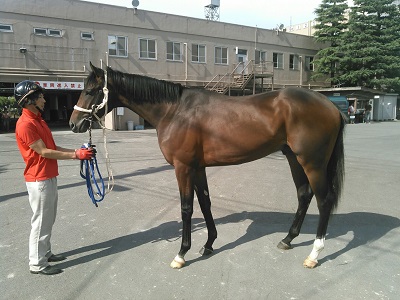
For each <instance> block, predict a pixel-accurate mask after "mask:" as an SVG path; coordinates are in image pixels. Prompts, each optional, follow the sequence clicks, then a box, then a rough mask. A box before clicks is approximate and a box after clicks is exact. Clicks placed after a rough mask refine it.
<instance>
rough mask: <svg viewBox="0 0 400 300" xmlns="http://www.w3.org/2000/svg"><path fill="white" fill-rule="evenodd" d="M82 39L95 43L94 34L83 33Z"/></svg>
mask: <svg viewBox="0 0 400 300" xmlns="http://www.w3.org/2000/svg"><path fill="white" fill-rule="evenodd" d="M81 39H82V40H89V41H93V40H94V35H93V32H81Z"/></svg>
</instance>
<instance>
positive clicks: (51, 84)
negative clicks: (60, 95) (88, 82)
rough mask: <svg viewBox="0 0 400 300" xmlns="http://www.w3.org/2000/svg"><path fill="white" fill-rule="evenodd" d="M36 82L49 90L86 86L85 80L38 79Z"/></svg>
mask: <svg viewBox="0 0 400 300" xmlns="http://www.w3.org/2000/svg"><path fill="white" fill-rule="evenodd" d="M36 83H38V84H39V85H40V86H41V87H42V88H44V89H48V90H83V86H84V83H83V81H82V82H79V81H78V82H71V81H36Z"/></svg>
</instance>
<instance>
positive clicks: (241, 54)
mask: <svg viewBox="0 0 400 300" xmlns="http://www.w3.org/2000/svg"><path fill="white" fill-rule="evenodd" d="M236 61H237V63H238V64H239V66H238V67H237V69H236V72H235V73H241V74H247V68H246V70H245V69H244V68H245V66H246V65H247V61H248V59H247V50H245V49H238V50H237V54H236Z"/></svg>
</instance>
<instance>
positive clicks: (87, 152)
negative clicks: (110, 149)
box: [75, 148, 94, 160]
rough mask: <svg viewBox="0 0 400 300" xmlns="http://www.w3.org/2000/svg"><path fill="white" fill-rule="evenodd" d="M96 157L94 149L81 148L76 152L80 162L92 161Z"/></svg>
mask: <svg viewBox="0 0 400 300" xmlns="http://www.w3.org/2000/svg"><path fill="white" fill-rule="evenodd" d="M93 155H94V152H93V148H79V149H76V150H75V158H76V159H80V160H87V159H91V158H92V157H93Z"/></svg>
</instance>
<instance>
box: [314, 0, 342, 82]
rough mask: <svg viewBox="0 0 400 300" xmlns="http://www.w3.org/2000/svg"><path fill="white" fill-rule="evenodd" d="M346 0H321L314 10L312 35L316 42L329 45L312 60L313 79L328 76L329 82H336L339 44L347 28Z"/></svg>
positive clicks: (339, 56)
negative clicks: (314, 67) (314, 69)
mask: <svg viewBox="0 0 400 300" xmlns="http://www.w3.org/2000/svg"><path fill="white" fill-rule="evenodd" d="M347 9H348V5H347V0H323V1H322V3H321V4H320V6H319V7H318V8H317V9H316V10H315V13H316V15H317V18H316V21H317V25H315V29H316V31H315V33H314V37H315V39H316V41H318V42H324V43H329V45H330V46H329V47H327V48H324V49H322V50H320V51H319V52H318V53H317V55H316V58H315V60H314V64H315V66H316V71H315V75H314V76H313V78H314V79H317V78H320V77H326V76H327V75H328V76H329V78H328V80H330V81H331V84H338V83H339V80H338V75H339V74H337V72H336V70H337V66H338V64H339V62H340V60H341V57H342V53H341V51H340V46H341V44H342V42H343V35H344V33H345V31H346V29H347V26H348V25H347V24H348V23H347V19H346V14H345V13H346V10H347Z"/></svg>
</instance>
